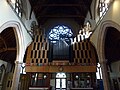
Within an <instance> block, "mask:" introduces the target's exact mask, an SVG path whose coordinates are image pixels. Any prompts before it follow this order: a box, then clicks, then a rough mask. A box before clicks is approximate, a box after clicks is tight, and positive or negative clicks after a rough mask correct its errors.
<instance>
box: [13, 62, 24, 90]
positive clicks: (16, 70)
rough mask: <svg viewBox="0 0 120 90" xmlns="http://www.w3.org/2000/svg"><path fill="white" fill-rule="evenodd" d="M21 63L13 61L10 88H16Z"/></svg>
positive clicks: (14, 89)
mask: <svg viewBox="0 0 120 90" xmlns="http://www.w3.org/2000/svg"><path fill="white" fill-rule="evenodd" d="M21 64H22V63H20V62H19V61H15V70H14V74H13V79H12V87H11V90H18V85H19V79H20V70H21Z"/></svg>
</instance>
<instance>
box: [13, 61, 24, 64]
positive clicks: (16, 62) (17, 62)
mask: <svg viewBox="0 0 120 90" xmlns="http://www.w3.org/2000/svg"><path fill="white" fill-rule="evenodd" d="M15 64H23V62H19V61H15Z"/></svg>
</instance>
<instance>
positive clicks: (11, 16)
mask: <svg viewBox="0 0 120 90" xmlns="http://www.w3.org/2000/svg"><path fill="white" fill-rule="evenodd" d="M26 1H27V8H28V12H27V13H28V14H27V15H28V16H29V15H30V10H31V7H30V4H29V2H28V0H26ZM32 21H36V19H35V15H34V13H32V16H31V19H28V18H25V17H23V18H22V20H21V19H20V18H19V17H18V16H17V14H16V13H15V12H14V11H13V9H12V8H11V6H10V5H9V4H8V2H7V0H0V33H1V32H2V31H3V30H4V29H5V28H4V29H2V27H3V26H4V25H5V24H6V23H8V22H16V23H17V25H18V24H19V27H20V28H19V29H21V31H20V32H21V35H22V36H21V37H18V39H17V40H22V42H23V43H22V44H20V46H19V47H21V48H20V49H21V51H22V52H23V54H24V51H25V50H26V48H27V46H28V45H29V44H30V43H31V41H32V38H31V37H30V35H29V34H28V33H27V30H28V31H29V30H30V29H31V27H30V25H31V22H32ZM36 22H37V21H36ZM23 23H24V24H23ZM19 29H18V30H19ZM21 61H22V60H21Z"/></svg>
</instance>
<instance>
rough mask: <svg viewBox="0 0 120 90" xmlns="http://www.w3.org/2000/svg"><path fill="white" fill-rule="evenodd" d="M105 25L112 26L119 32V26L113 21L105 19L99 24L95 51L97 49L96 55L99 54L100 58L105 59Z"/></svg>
mask: <svg viewBox="0 0 120 90" xmlns="http://www.w3.org/2000/svg"><path fill="white" fill-rule="evenodd" d="M107 27H114V28H116V29H117V30H118V31H119V32H120V26H119V25H118V24H117V23H115V22H113V21H110V20H107V21H105V22H103V23H102V24H101V26H100V30H99V36H98V43H97V49H98V50H97V51H98V55H99V58H100V60H105V56H104V55H105V54H104V42H105V36H106V32H107V30H106V28H107ZM102 62H103V61H102Z"/></svg>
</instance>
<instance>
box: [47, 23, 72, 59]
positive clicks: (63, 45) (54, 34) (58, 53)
mask: <svg viewBox="0 0 120 90" xmlns="http://www.w3.org/2000/svg"><path fill="white" fill-rule="evenodd" d="M72 36H73V33H72V31H71V29H70V28H68V27H67V26H64V25H57V26H55V27H54V28H53V29H51V31H50V32H49V40H50V42H51V43H50V46H51V48H50V52H51V57H52V59H54V60H69V59H70V51H71V50H70V45H71V44H72Z"/></svg>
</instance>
